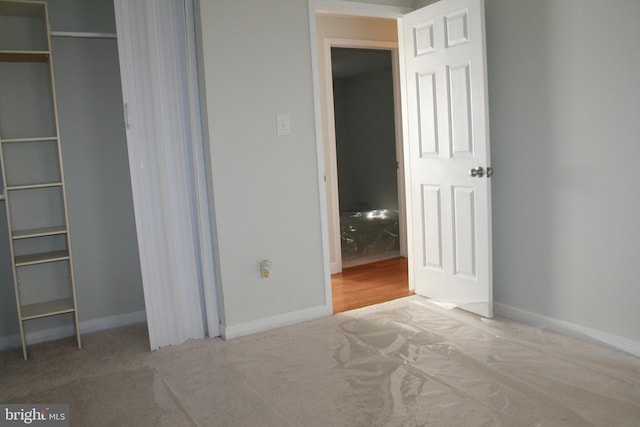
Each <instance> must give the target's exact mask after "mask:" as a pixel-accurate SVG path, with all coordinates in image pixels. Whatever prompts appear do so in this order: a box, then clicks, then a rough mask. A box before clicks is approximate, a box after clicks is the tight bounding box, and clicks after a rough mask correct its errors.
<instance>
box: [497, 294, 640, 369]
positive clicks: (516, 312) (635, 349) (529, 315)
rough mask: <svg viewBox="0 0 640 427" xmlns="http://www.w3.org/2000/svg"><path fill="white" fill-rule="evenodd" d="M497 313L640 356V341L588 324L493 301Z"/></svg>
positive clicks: (537, 326) (527, 323)
mask: <svg viewBox="0 0 640 427" xmlns="http://www.w3.org/2000/svg"><path fill="white" fill-rule="evenodd" d="M493 307H494V311H495V314H497V315H498V316H502V317H506V318H508V319H511V320H515V321H517V322H520V323H524V324H526V325H530V326H534V327H536V328H540V329H545V330H548V331H552V332H556V333H559V334H562V335H566V336H569V337H572V338H577V339H582V340H584V339H586V340H588V341H593V340H595V341H597V342H599V343H603V344H607V345H610V346H611V347H614V348H617V349H619V350H622V351H626V352H627V353H631V354H633V355H634V356H638V357H640V342H639V341H634V340H630V339H628V338H624V337H621V336H618V335H613V334H610V333H608V332H603V331H600V330H597V329H592V328H588V327H586V326H581V325H576V324H575V323H570V322H565V321H564V320H560V319H555V318H553V317H547V316H543V315H541V314H538V313H533V312H531V311H527V310H522V309H520V308H516V307H512V306H509V305H506V304H500V303H498V302H495V301H494V303H493Z"/></svg>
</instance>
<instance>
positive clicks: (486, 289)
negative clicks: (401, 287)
mask: <svg viewBox="0 0 640 427" xmlns="http://www.w3.org/2000/svg"><path fill="white" fill-rule="evenodd" d="M401 28H402V30H401V31H402V33H403V34H400V37H401V38H403V44H404V46H405V64H404V65H405V73H406V74H405V78H406V111H405V114H406V116H405V121H406V129H407V131H408V135H407V136H406V137H407V138H408V154H407V160H408V164H409V168H410V169H409V184H408V189H409V192H410V201H411V207H410V212H411V218H412V220H411V222H412V227H411V233H412V234H411V239H410V240H411V242H412V256H411V257H410V258H412V259H411V260H410V261H411V262H410V267H409V268H411V269H413V271H412V272H411V273H412V274H410V277H411V278H412V281H413V288H414V290H415V292H416V293H417V294H419V295H423V296H426V297H429V298H432V299H434V300H437V301H442V302H448V303H453V305H455V306H457V307H459V308H462V309H465V310H468V311H471V312H474V313H477V314H480V315H482V316H486V317H491V316H492V315H493V304H492V300H493V295H492V274H491V262H492V260H491V204H490V195H491V194H490V179H489V178H488V177H487V169H488V167H489V166H490V165H489V121H488V115H487V114H488V108H487V83H486V50H485V33H484V31H485V30H484V3H483V0H441V1H439V2H437V3H434V4H432V5H430V6H427V7H425V8H422V9H419V10H417V11H415V12H412V13H410V14H408V15H406V16H405V17H404V18H402V25H401ZM480 168H482V169H480ZM474 170H475V172H472V171H474ZM489 171H491V170H490V169H489ZM472 173H473V174H474V175H475V176H472Z"/></svg>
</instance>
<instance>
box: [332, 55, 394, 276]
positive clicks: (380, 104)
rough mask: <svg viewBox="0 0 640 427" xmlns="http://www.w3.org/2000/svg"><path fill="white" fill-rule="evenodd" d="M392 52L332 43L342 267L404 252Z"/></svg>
mask: <svg viewBox="0 0 640 427" xmlns="http://www.w3.org/2000/svg"><path fill="white" fill-rule="evenodd" d="M391 53H392V52H391V51H390V50H381V49H358V48H344V47H332V48H331V69H332V82H333V104H334V105H333V106H334V122H335V143H336V163H337V172H338V206H339V212H340V218H339V219H340V250H341V254H342V267H343V268H348V267H353V266H356V265H361V264H368V263H371V262H374V261H379V260H383V259H389V258H397V257H399V256H400V220H399V212H398V206H399V203H398V177H397V170H398V160H397V159H396V135H395V117H394V94H393V70H392V58H391Z"/></svg>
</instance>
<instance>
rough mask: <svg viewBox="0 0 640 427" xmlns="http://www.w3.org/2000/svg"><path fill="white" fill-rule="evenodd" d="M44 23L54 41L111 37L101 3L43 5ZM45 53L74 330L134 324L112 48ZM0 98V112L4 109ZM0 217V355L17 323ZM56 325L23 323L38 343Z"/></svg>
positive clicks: (81, 44) (69, 0)
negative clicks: (74, 301)
mask: <svg viewBox="0 0 640 427" xmlns="http://www.w3.org/2000/svg"><path fill="white" fill-rule="evenodd" d="M49 18H50V23H51V29H52V31H54V32H56V31H64V32H90V33H112V34H113V33H115V19H114V14H113V2H112V1H111V0H92V1H86V0H52V1H50V2H49ZM13 34H16V33H13ZM52 49H53V64H54V73H55V79H56V82H55V83H56V95H57V105H58V113H59V122H60V137H61V144H62V157H63V162H64V168H65V171H64V172H65V178H66V184H67V197H68V209H69V223H70V232H71V242H72V245H73V252H74V264H75V278H76V287H77V297H78V313H79V316H80V321H81V324H82V325H83V328H82V329H84V330H96V329H101V328H104V327H112V326H117V325H118V324H123V323H130V322H131V321H135V320H141V319H144V300H143V294H142V279H141V275H140V261H139V256H138V245H137V240H136V230H135V222H134V216H133V203H132V196H131V183H130V178H129V164H128V158H127V146H126V139H125V132H124V125H123V107H122V92H121V88H120V74H119V65H118V50H117V43H116V40H115V39H96V38H69V37H54V38H53V43H52ZM6 98H7V97H4V98H3V99H0V103H6V102H9V103H10V102H11V100H10V99H6ZM0 203H4V202H0ZM0 208H1V209H0V344H2V343H3V341H4V343H5V345H6V342H7V340H8V337H11V336H14V335H16V334H18V321H17V315H16V310H15V297H14V293H13V285H12V277H11V265H10V261H9V243H8V236H7V229H6V214H5V209H4V206H0ZM63 324H64V325H68V319H64V318H56V317H54V318H48V319H41V320H38V321H32V322H29V323H28V324H27V333H28V334H29V333H30V334H32V339H33V336H34V335H33V334H40V336H41V337H43V339H47V336H48V335H51V334H50V333H48V332H46V331H48V330H51V329H55V328H58V327H60V326H61V325H63ZM9 341H10V340H9Z"/></svg>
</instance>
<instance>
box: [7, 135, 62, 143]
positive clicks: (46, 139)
mask: <svg viewBox="0 0 640 427" xmlns="http://www.w3.org/2000/svg"><path fill="white" fill-rule="evenodd" d="M57 140H58V137H56V136H49V137H46V136H44V137H36V138H4V139H2V140H0V142H4V143H7V144H11V143H19V142H49V141H51V142H56V141H57Z"/></svg>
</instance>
